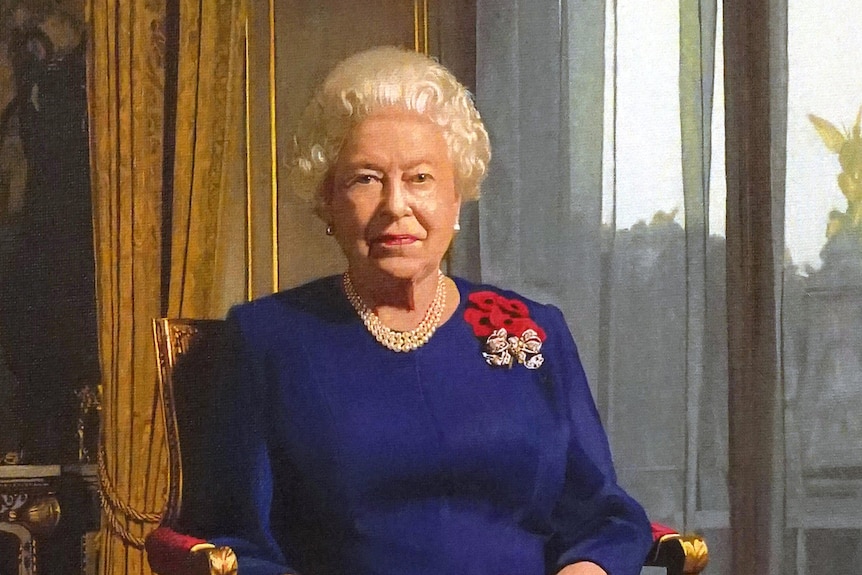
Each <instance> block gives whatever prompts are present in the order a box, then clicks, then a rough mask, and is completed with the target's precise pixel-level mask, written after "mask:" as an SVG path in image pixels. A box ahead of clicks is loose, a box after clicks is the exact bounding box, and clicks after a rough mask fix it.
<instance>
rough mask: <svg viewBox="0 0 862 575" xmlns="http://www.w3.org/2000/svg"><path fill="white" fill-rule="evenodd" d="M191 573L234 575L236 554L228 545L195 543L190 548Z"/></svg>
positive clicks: (200, 574) (197, 574)
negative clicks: (217, 545)
mask: <svg viewBox="0 0 862 575" xmlns="http://www.w3.org/2000/svg"><path fill="white" fill-rule="evenodd" d="M190 559H191V563H192V568H191V572H192V574H193V575H236V574H237V560H236V554H235V553H234V552H233V549H231V548H230V547H216V546H215V545H211V544H209V543H204V544H201V545H195V546H194V547H192V550H191V558H190Z"/></svg>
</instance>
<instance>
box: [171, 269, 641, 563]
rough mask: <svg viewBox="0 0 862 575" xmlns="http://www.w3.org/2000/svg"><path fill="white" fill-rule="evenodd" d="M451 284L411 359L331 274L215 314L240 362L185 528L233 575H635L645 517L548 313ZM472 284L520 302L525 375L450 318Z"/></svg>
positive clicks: (222, 389) (559, 322) (225, 385)
mask: <svg viewBox="0 0 862 575" xmlns="http://www.w3.org/2000/svg"><path fill="white" fill-rule="evenodd" d="M455 281H456V285H457V286H458V289H459V291H460V295H461V302H460V304H459V308H458V310H457V311H456V312H455V314H454V315H453V316H452V317H451V318H450V319H449V320H448V321H447V322H445V323H444V324H443V325H441V326H440V327H439V328H438V330H437V331H436V333H435V334H434V336H433V337H432V338H431V340H430V341H429V342H428V343H427V344H425V345H424V346H422V347H420V348H418V349H416V350H414V351H412V352H409V353H396V352H393V351H390V350H388V349H386V348H384V347H383V346H382V345H380V344H379V343H378V342H376V341H375V340H374V338H373V337H372V336H371V335H370V334H369V333H368V331H367V330H366V329H365V327H364V326H363V324H362V322H361V320H360V319H359V318H358V317H357V315H356V313H355V312H354V311H353V309H352V307H351V306H350V304H349V302H348V301H347V300H346V298H345V296H344V294H343V292H342V290H341V285H340V281H339V278H338V277H329V278H324V279H322V280H318V281H315V282H312V283H310V284H306V285H305V286H302V287H299V288H296V289H293V290H289V291H285V292H281V293H278V294H275V295H273V296H270V297H266V298H263V299H260V300H257V301H254V302H251V303H248V304H244V305H241V306H238V307H236V308H234V309H233V310H232V311H231V313H230V314H229V316H228V320H229V324H230V326H231V329H232V331H233V333H234V337H233V341H234V344H233V345H234V346H235V348H234V353H235V354H236V357H237V358H239V359H238V361H235V362H234V365H235V368H234V369H233V370H232V371H231V372H230V373H229V374H228V375H227V377H225V381H224V382H222V384H221V385H220V386H219V390H214V396H213V397H215V398H216V400H215V401H214V408H213V418H212V423H213V429H212V432H211V434H210V436H211V437H212V441H213V442H212V444H211V451H210V452H209V454H208V470H207V472H206V473H205V474H204V475H205V476H204V477H197V478H196V479H195V481H203V482H204V484H203V485H202V488H203V490H204V491H205V492H206V494H207V498H206V501H208V504H206V505H202V506H200V507H203V508H202V509H201V508H199V509H196V510H195V511H194V512H192V515H193V517H194V519H193V521H192V522H191V523H189V524H188V525H189V530H191V531H193V532H195V533H196V534H198V535H205V536H207V537H208V538H209V539H211V540H212V541H213V542H215V543H216V544H219V545H229V546H231V547H232V548H233V549H234V551H235V552H236V553H237V555H238V557H239V575H275V574H281V573H301V574H303V575H443V574H447V575H543V574H546V573H556V572H557V571H558V570H559V569H560V568H562V567H563V566H565V565H567V564H570V563H574V562H576V561H579V560H588V561H592V562H594V563H597V564H598V565H600V566H602V567H603V568H604V569H605V570H606V571H607V572H608V573H610V574H611V575H629V574H636V573H639V572H640V568H641V565H642V564H643V560H644V558H645V557H646V554H647V552H648V549H649V547H650V544H651V535H650V527H649V523H648V521H647V519H646V516H645V514H644V511H643V510H642V508H641V507H640V506H639V505H638V504H637V503H636V502H635V501H634V500H633V499H632V498H631V497H629V496H628V495H627V494H626V493H625V492H624V491H623V490H622V489H621V488H620V487H619V486H618V485H617V483H616V477H615V473H614V470H613V466H612V462H611V457H610V453H609V449H608V443H607V438H606V436H605V434H604V431H603V429H602V427H601V423H600V421H599V417H598V414H597V412H596V408H595V405H594V403H593V400H592V397H591V395H590V391H589V388H588V386H587V382H586V380H585V377H584V373H583V370H582V368H581V364H580V362H579V360H578V356H577V351H576V349H575V344H574V342H573V340H572V337H571V335H570V333H569V330H568V328H567V326H566V324H565V322H564V319H563V316H562V314H561V313H560V311H559V310H557V309H556V308H555V307H553V306H546V305H541V304H537V303H535V302H531V301H529V300H526V299H525V298H521V297H520V296H517V295H516V294H513V293H511V292H504V291H501V290H497V289H496V288H490V287H488V286H475V285H472V284H470V283H468V282H466V281H464V280H460V279H456V280H455ZM477 290H494V291H496V292H497V293H499V294H502V295H503V296H505V297H507V298H516V299H517V300H519V301H521V302H524V303H525V304H526V305H527V308H528V309H529V314H530V317H531V318H532V320H533V321H534V322H535V324H537V325H538V326H539V327H540V328H542V329H543V330H544V332H545V334H546V339H545V341H544V343H543V346H542V349H541V354H542V356H543V358H544V363H543V364H542V365H541V366H540V367H539V368H538V369H527V367H525V366H524V365H522V364H519V363H517V362H514V365H513V366H512V367H511V368H506V367H501V366H491V365H489V364H488V363H487V362H486V360H485V357H484V356H483V354H482V351H483V345H484V343H485V342H484V339H483V338H479V337H477V336H476V335H475V334H474V330H473V327H471V324H470V323H468V321H466V320H465V310H466V307H467V306H468V296H469V294H470V293H473V292H476V291H477ZM184 515H185V516H188V515H187V514H186V513H185V512H184Z"/></svg>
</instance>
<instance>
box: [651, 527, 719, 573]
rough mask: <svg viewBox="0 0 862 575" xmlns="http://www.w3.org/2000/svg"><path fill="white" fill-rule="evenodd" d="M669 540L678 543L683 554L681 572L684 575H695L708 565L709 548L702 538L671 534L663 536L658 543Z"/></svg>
mask: <svg viewBox="0 0 862 575" xmlns="http://www.w3.org/2000/svg"><path fill="white" fill-rule="evenodd" d="M671 539H673V540H676V541H678V542H679V544H680V546H681V547H682V550H683V553H684V554H685V565H684V566H683V571H682V572H683V573H684V574H685V575H697V574H698V573H700V572H701V571H703V570H704V569H705V568H706V565H707V563H709V548H708V547H707V546H706V541H704V539H703V537H700V536H698V535H678V534H673V535H665V536H664V537H662V538H661V539H660V541H661V542H665V541H668V540H671Z"/></svg>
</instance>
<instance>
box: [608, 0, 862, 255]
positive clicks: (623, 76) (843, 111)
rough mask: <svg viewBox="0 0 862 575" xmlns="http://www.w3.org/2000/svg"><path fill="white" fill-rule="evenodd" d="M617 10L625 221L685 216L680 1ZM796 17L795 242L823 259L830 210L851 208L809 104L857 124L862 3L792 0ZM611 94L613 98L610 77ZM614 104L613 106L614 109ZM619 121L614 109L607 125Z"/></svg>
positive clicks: (716, 216) (626, 2)
mask: <svg viewBox="0 0 862 575" xmlns="http://www.w3.org/2000/svg"><path fill="white" fill-rule="evenodd" d="M609 4H610V3H609ZM617 10H618V12H617V13H618V40H617V50H618V52H617V54H618V77H617V95H618V96H617V97H618V100H617V114H618V126H619V130H618V132H617V134H616V145H617V174H616V177H617V205H616V208H617V209H616V219H617V226H618V227H621V228H627V227H630V226H631V225H632V224H634V223H635V222H637V221H638V220H647V221H649V220H650V219H651V218H652V215H653V214H654V213H655V212H656V211H658V210H663V211H671V210H674V209H678V210H679V212H680V215H679V216H678V217H677V221H680V222H681V223H682V207H683V200H682V176H681V174H680V168H679V149H680V135H679V100H678V98H679V95H678V90H679V84H678V82H679V72H678V66H679V64H678V62H679V47H678V42H679V32H678V26H679V24H678V20H679V16H678V3H677V2H674V1H668V2H642V1H640V0H618V8H617ZM609 16H610V14H609ZM608 23H609V33H608V34H607V35H606V38H607V45H606V56H607V61H608V65H609V66H610V65H611V61H612V54H613V35H612V30H613V27H612V16H611V17H609V18H608ZM789 27H790V29H789V60H790V78H789V88H788V92H789V93H788V142H787V154H788V158H787V160H788V161H787V164H788V165H787V188H786V194H787V208H786V243H787V247H788V249H789V250H790V253H791V256H792V258H793V260H794V262H796V263H797V264H810V265H812V266H814V267H815V268H816V267H819V266H820V257H819V252H820V249H821V247H822V246H823V243H824V241H825V235H824V234H825V229H826V223H827V221H828V214H829V211H830V210H832V209H840V210H842V211H843V210H844V209H845V208H846V201H845V200H844V196H843V195H842V194H841V191H840V190H839V188H838V184H837V182H836V177H837V175H838V172H839V166H838V161H837V158H836V156H835V155H833V154H832V153H830V152H829V151H828V150H827V149H826V148H825V146H824V145H823V144H822V142H821V141H820V139H819V137H818V136H817V134H816V132H815V131H814V129H813V127H812V126H811V123H810V122H809V121H808V119H807V114H809V113H813V114H816V115H818V116H821V117H823V118H825V119H827V120H829V121H831V122H832V123H833V124H835V125H837V126H839V127H841V128H843V127H845V126H846V127H848V128H849V127H850V126H851V125H852V123H853V121H854V120H855V118H856V113H857V112H858V110H859V108H860V106H862V10H860V8H859V5H858V2H857V0H789ZM720 29H721V23H720V22H719V30H720ZM721 50H722V48H721V46H720V45H719V47H718V49H717V54H718V59H719V61H718V62H717V66H716V86H715V88H716V101H715V107H714V108H715V109H714V115H713V130H714V131H713V163H712V190H711V196H710V229H711V231H712V232H713V233H721V234H723V233H724V216H725V209H724V203H725V199H726V189H725V184H724V178H723V173H724V158H723V153H724V143H723V141H724V114H723V104H724V103H723V98H722V97H721V96H722V94H723V90H724V86H723V82H722V69H723V68H722V62H721ZM608 77H609V78H610V77H611V74H610V70H609V73H608ZM609 84H610V83H609ZM606 94H607V97H606V102H607V103H608V104H610V103H611V102H612V101H613V100H612V92H611V90H610V86H609V87H608V90H606ZM611 109H612V108H611V106H610V105H607V106H606V110H608V111H609V110H611ZM610 126H611V122H610V113H608V118H606V127H607V128H610ZM606 134H607V136H606V141H605V144H606V145H605V149H606V165H607V166H610V165H611V162H610V161H609V160H610V158H609V157H608V150H610V144H611V143H612V142H613V140H612V132H611V130H609V129H607V130H606ZM610 173H611V171H610V169H606V174H605V192H606V196H608V192H609V191H610V190H611V186H610ZM605 206H606V207H605V220H606V221H609V219H610V213H611V210H610V201H606V202H605Z"/></svg>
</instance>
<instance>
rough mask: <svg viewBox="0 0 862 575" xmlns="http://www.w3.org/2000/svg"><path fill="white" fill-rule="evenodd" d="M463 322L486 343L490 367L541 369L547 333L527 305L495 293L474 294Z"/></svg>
mask: <svg viewBox="0 0 862 575" xmlns="http://www.w3.org/2000/svg"><path fill="white" fill-rule="evenodd" d="M464 319H465V320H466V321H467V323H469V324H470V326H471V327H472V328H473V333H474V334H476V337H478V338H479V339H481V340H483V341H484V342H485V344H484V348H483V350H482V356H484V358H485V361H486V362H487V363H488V365H493V366H502V367H512V366H513V365H515V362H517V363H520V364H521V365H523V366H525V367H526V368H527V369H538V368H539V367H541V366H542V363H543V362H544V361H545V358H544V357H543V356H542V353H541V351H542V342H544V341H545V330H543V329H542V328H541V327H539V326H538V325H537V324H536V322H534V321H533V319H532V318H531V317H530V311H529V310H528V309H527V305H526V304H525V303H524V302H522V301H520V300H516V299H508V298H505V297H503V296H501V295H500V294H498V293H495V292H492V291H479V292H474V293H471V294H470V295H469V297H468V304H467V309H466V310H465V311H464Z"/></svg>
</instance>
